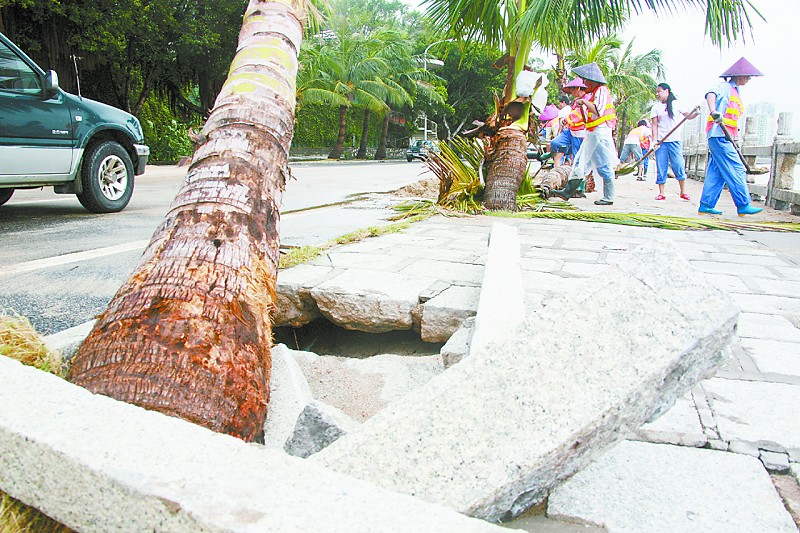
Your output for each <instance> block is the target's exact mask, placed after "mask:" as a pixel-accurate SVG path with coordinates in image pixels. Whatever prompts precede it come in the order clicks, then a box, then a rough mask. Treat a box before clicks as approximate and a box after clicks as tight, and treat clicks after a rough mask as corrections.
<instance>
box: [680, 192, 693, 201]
mask: <svg viewBox="0 0 800 533" xmlns="http://www.w3.org/2000/svg"><path fill="white" fill-rule="evenodd" d="M681 200H686V201H687V202H688V201H689V200H691V198H689V195H688V194H685V193H684V194H681Z"/></svg>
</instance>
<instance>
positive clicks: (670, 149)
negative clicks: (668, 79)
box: [650, 83, 697, 201]
mask: <svg viewBox="0 0 800 533" xmlns="http://www.w3.org/2000/svg"><path fill="white" fill-rule="evenodd" d="M656 98H657V99H658V102H656V103H655V104H654V105H653V108H652V109H651V110H650V121H651V123H652V125H653V127H652V130H653V139H654V140H655V144H654V145H653V147H654V148H655V152H656V184H657V185H658V196H656V200H666V198H667V197H666V196H665V195H664V184H665V183H666V182H667V170H668V167H670V166H671V167H672V171H673V172H674V173H675V179H677V180H678V186H679V187H680V190H681V192H680V198H681V200H687V201H688V200H689V195H688V194H686V187H685V185H684V181H685V180H686V171H685V170H684V167H683V146H682V144H681V141H680V139H681V137H682V134H681V126H679V124H680V122H681V121H682V120H683V119H684V117H685V118H686V119H689V120H691V119H693V118H694V117H696V116H697V110H696V109H692V110H691V111H683V109H682V107H681V105H680V104H679V103H677V99H676V97H675V95H674V94H673V93H672V88H671V87H670V86H669V84H666V83H659V84H658V87H657V88H656ZM676 126H678V128H677V129H676V130H675V131H674V132H672V134H671V135H670V136H669V140H665V139H664V137H666V135H667V133H669V132H670V130H672V129H673V128H675V127H676Z"/></svg>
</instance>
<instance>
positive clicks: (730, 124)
mask: <svg viewBox="0 0 800 533" xmlns="http://www.w3.org/2000/svg"><path fill="white" fill-rule="evenodd" d="M743 110H744V105H743V104H742V100H741V99H740V98H739V90H738V89H737V88H736V87H731V95H730V97H729V98H728V108H727V109H726V110H725V114H724V115H722V125H723V126H725V127H726V128H727V129H728V131H729V132H731V137H733V138H734V139H736V138H737V137H738V136H739V117H740V116H742V111H743ZM713 127H714V119H713V118H711V115H708V120H707V121H706V133H708V132H709V131H711V128H713Z"/></svg>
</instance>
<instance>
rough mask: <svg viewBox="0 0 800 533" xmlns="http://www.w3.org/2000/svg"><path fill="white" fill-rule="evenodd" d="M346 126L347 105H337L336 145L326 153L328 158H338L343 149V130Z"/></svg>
mask: <svg viewBox="0 0 800 533" xmlns="http://www.w3.org/2000/svg"><path fill="white" fill-rule="evenodd" d="M346 126H347V106H346V105H342V106H339V136H338V137H337V138H336V145H335V146H334V147H333V149H332V150H331V153H329V154H328V159H339V158H340V157H342V152H343V151H344V132H345V127H346Z"/></svg>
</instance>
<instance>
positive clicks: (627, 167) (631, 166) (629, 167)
mask: <svg viewBox="0 0 800 533" xmlns="http://www.w3.org/2000/svg"><path fill="white" fill-rule="evenodd" d="M695 111H698V112H699V111H700V106H697V107H695V108H694V109H692V111H691V112H690V113H689V115H691V114H692V113H693V112H695ZM684 122H686V116H684V117H683V118H682V119H681V120H680V121H679V122H678V123H677V124H675V127H674V128H672V129H671V130H669V131H668V132H667V134H666V135H664V137H663V138H662V139H661V142H664V141H666V140H667V138H668V137H669V136H670V135H672V134H673V133H674V132H675V130H677V129H678V128H680V127H681V126H682V125H683V123H684ZM654 151H655V146H654V147H653V148H650V149H649V150H648V151H647V153H646V154H644V155H643V156H642V157H641V158H640V159H639V160H638V161H634V162H633V163H626V164H624V165H622V166H620V167H619V168H618V169H617V170H615V171H614V172H615V174H616V175H617V176H626V175H628V174H630V173H632V172H633V171H634V170H636V167H638V166H639V165H641V164H642V161H644V160H645V159H647V158H648V157H650V154H652V153H653V152H654Z"/></svg>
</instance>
